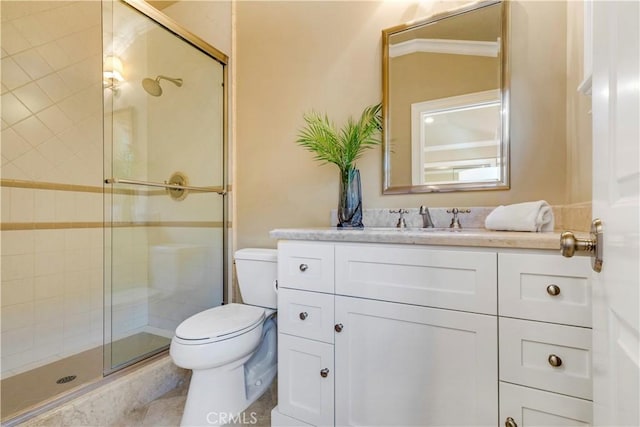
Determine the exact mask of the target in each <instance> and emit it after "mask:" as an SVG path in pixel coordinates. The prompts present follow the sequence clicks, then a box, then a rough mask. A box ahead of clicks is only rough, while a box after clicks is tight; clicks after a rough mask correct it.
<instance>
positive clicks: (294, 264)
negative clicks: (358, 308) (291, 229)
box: [278, 241, 334, 293]
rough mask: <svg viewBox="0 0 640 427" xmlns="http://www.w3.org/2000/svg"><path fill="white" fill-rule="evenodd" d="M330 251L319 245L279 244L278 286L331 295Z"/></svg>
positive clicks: (331, 252)
mask: <svg viewBox="0 0 640 427" xmlns="http://www.w3.org/2000/svg"><path fill="white" fill-rule="evenodd" d="M333 248H334V245H333V244H327V243H322V242H313V243H309V242H287V241H281V242H279V243H278V287H281V288H293V289H301V290H306V291H316V292H328V293H333V290H334V286H333V283H334V265H333V260H334V258H333Z"/></svg>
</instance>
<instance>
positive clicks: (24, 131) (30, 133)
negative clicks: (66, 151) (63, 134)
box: [13, 116, 53, 147]
mask: <svg viewBox="0 0 640 427" xmlns="http://www.w3.org/2000/svg"><path fill="white" fill-rule="evenodd" d="M13 129H15V131H16V132H18V134H19V135H20V136H21V137H23V138H24V139H25V140H26V141H27V142H28V143H29V144H31V145H32V146H33V147H37V146H38V145H40V144H42V143H43V142H45V141H46V140H47V139H49V138H51V137H52V136H53V133H52V132H51V131H50V130H49V128H47V127H46V126H45V125H44V123H42V122H41V121H40V119H38V118H37V117H36V116H31V117H29V118H28V119H26V120H23V121H21V122H20V123H17V124H15V125H14V126H13Z"/></svg>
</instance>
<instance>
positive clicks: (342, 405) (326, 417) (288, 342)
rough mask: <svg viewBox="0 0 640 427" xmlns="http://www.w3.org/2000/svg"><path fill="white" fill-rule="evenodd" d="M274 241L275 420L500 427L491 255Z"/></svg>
mask: <svg viewBox="0 0 640 427" xmlns="http://www.w3.org/2000/svg"><path fill="white" fill-rule="evenodd" d="M278 249H279V251H278V263H279V264H278V265H279V267H278V268H279V275H278V283H279V294H278V310H279V314H278V319H279V320H278V327H279V343H278V352H279V358H278V370H279V379H278V381H279V382H278V412H279V414H277V416H276V417H275V418H274V419H275V420H276V421H275V422H273V425H339V426H350V425H353V426H356V425H416V426H428V425H466V426H470V425H496V424H497V422H498V381H497V378H498V372H497V369H498V359H497V358H498V354H497V348H498V345H497V316H496V314H497V301H496V286H497V285H496V274H497V273H496V260H497V254H496V253H495V252H491V251H486V250H477V251H476V250H460V249H455V248H453V249H448V248H431V247H425V246H416V245H414V246H408V245H378V244H348V243H343V244H341V243H335V244H334V243H327V242H318V243H313V242H289V241H284V242H280V243H279V246H278ZM328 272H334V275H333V276H331V275H330V274H328ZM307 273H309V275H308V276H307ZM321 277H322V279H321V280H320V279H319V278H321ZM327 331H329V333H327ZM283 419H286V422H285V421H283ZM296 421H297V422H296Z"/></svg>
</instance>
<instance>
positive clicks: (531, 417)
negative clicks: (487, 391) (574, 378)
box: [499, 382, 593, 427]
mask: <svg viewBox="0 0 640 427" xmlns="http://www.w3.org/2000/svg"><path fill="white" fill-rule="evenodd" d="M508 418H512V419H513V421H514V422H515V424H516V425H517V426H518V427H558V426H583V427H586V426H590V425H592V423H593V404H592V403H591V402H589V401H587V400H583V399H577V398H575V397H569V396H563V395H561V394H555V393H549V392H547V391H542V390H535V389H532V388H528V387H522V386H518V385H513V384H507V383H503V382H500V424H499V425H509V424H507V419H508Z"/></svg>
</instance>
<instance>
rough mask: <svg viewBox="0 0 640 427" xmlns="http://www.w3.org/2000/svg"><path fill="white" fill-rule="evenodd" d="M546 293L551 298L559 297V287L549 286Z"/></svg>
mask: <svg viewBox="0 0 640 427" xmlns="http://www.w3.org/2000/svg"><path fill="white" fill-rule="evenodd" d="M547 293H548V294H549V295H551V296H552V297H555V296H558V295H560V286H558V285H549V286H547Z"/></svg>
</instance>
